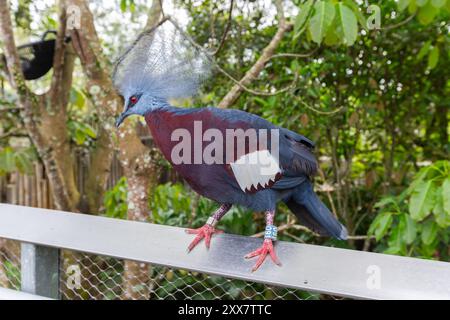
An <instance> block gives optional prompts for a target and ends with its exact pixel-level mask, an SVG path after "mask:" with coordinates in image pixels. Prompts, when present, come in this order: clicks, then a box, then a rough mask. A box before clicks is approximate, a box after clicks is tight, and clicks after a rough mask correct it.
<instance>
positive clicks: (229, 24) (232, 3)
mask: <svg viewBox="0 0 450 320" xmlns="http://www.w3.org/2000/svg"><path fill="white" fill-rule="evenodd" d="M233 7H234V0H231V3H230V9H229V10H228V22H227V26H226V27H225V31H224V32H223V35H222V39H221V40H220V43H219V46H218V47H217V49H216V51H214V53H213V54H212V55H213V56H217V54H218V53H219V52H220V50H222V47H223V45H224V44H225V39H226V38H227V35H228V32H229V31H230V27H231V21H232V20H233Z"/></svg>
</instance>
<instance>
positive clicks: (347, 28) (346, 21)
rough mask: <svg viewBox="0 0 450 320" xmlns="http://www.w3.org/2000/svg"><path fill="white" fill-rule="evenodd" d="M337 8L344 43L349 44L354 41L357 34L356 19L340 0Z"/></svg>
mask: <svg viewBox="0 0 450 320" xmlns="http://www.w3.org/2000/svg"><path fill="white" fill-rule="evenodd" d="M337 8H338V10H337V11H338V17H339V22H340V25H341V27H342V33H343V39H344V44H345V45H347V46H351V45H353V44H354V43H355V41H356V38H357V36H358V21H357V20H356V16H355V14H354V13H353V11H352V10H351V9H350V8H349V7H347V6H346V5H344V4H343V3H342V2H339V3H338V4H337Z"/></svg>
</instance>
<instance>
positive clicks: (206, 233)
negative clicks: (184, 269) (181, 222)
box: [186, 224, 223, 252]
mask: <svg viewBox="0 0 450 320" xmlns="http://www.w3.org/2000/svg"><path fill="white" fill-rule="evenodd" d="M186 232H187V233H189V234H196V235H197V236H196V237H195V239H194V240H193V241H192V242H191V244H190V245H189V247H188V252H191V250H192V249H194V247H195V246H196V245H197V244H198V243H199V242H200V241H201V240H202V239H203V238H205V244H206V248H208V249H209V246H210V245H211V236H212V235H213V234H214V233H217V234H219V233H223V231H222V230H218V229H216V228H214V227H213V226H211V225H209V224H205V225H204V226H203V227H201V228H198V229H186Z"/></svg>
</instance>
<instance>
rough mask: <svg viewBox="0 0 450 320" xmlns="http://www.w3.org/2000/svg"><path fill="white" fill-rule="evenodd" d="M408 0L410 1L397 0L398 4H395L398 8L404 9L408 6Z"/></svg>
mask: <svg viewBox="0 0 450 320" xmlns="http://www.w3.org/2000/svg"><path fill="white" fill-rule="evenodd" d="M409 1H410V0H399V1H398V4H397V6H398V10H400V11H403V10H405V9H406V8H408V6H409Z"/></svg>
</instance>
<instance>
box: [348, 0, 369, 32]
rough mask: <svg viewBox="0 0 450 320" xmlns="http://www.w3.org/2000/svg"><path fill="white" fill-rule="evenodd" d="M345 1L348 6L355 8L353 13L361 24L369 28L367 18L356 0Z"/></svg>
mask: <svg viewBox="0 0 450 320" xmlns="http://www.w3.org/2000/svg"><path fill="white" fill-rule="evenodd" d="M344 3H345V5H346V6H347V7H349V8H350V9H352V10H353V13H354V14H355V16H356V18H357V19H358V22H359V24H360V25H361V26H362V27H363V28H364V29H366V30H367V19H366V17H365V16H364V14H363V13H362V11H361V10H359V6H358V5H357V4H356V3H355V2H354V0H344Z"/></svg>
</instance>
